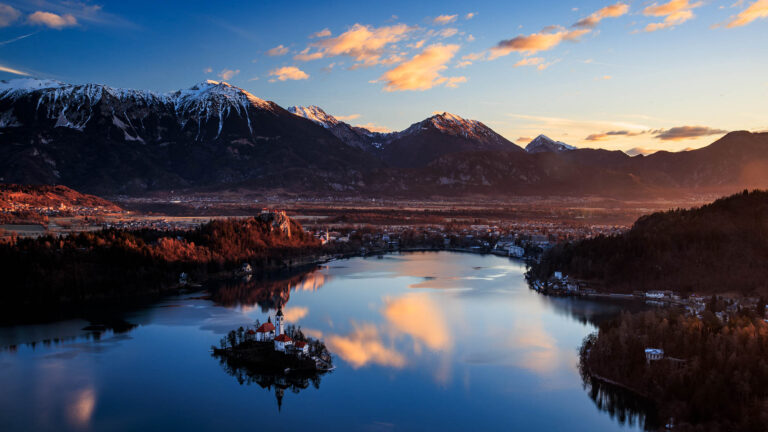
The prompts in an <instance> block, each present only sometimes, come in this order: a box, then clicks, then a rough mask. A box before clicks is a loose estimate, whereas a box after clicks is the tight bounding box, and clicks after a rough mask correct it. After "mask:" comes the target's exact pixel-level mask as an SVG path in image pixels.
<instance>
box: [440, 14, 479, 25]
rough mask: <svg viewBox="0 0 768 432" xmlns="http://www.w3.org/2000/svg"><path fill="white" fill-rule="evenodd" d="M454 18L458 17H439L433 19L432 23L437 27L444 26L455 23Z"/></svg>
mask: <svg viewBox="0 0 768 432" xmlns="http://www.w3.org/2000/svg"><path fill="white" fill-rule="evenodd" d="M456 17H458V15H440V16H439V17H437V18H435V19H433V20H432V23H433V24H437V25H446V24H450V23H452V22H454V21H456ZM470 18H471V17H470Z"/></svg>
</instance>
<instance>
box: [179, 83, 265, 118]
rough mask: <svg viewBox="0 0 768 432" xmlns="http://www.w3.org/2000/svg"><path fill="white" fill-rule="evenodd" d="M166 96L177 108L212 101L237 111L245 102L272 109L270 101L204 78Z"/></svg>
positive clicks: (205, 103)
mask: <svg viewBox="0 0 768 432" xmlns="http://www.w3.org/2000/svg"><path fill="white" fill-rule="evenodd" d="M168 97H169V98H170V99H171V100H172V102H173V103H174V105H175V106H176V108H177V110H179V109H181V110H187V109H189V108H190V107H194V106H197V107H201V105H210V103H211V102H212V101H213V102H217V103H220V104H227V105H230V106H232V107H233V108H235V109H236V110H237V111H238V112H239V110H240V108H241V107H243V105H245V104H250V105H253V106H254V107H256V108H261V109H267V110H271V109H273V106H272V104H271V103H270V102H267V101H265V100H264V99H261V98H258V97H256V96H254V95H252V94H251V93H248V92H247V91H245V90H243V89H241V88H239V87H235V86H233V85H231V84H229V83H226V82H224V81H214V80H206V81H203V82H201V83H199V84H196V85H194V86H192V87H190V88H188V89H186V90H179V91H177V92H174V93H170V94H169V95H168Z"/></svg>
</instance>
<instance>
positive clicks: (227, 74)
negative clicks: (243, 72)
mask: <svg viewBox="0 0 768 432" xmlns="http://www.w3.org/2000/svg"><path fill="white" fill-rule="evenodd" d="M239 73H240V69H235V70H232V69H223V70H222V71H221V72H219V78H221V79H223V80H225V81H226V80H230V79H232V78H233V77H234V76H235V75H237V74H239Z"/></svg>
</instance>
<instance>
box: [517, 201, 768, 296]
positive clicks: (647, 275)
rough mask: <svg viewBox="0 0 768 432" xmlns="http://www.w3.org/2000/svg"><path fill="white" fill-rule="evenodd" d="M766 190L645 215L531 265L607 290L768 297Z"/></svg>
mask: <svg viewBox="0 0 768 432" xmlns="http://www.w3.org/2000/svg"><path fill="white" fill-rule="evenodd" d="M767 262H768V191H758V190H755V191H751V192H750V191H746V190H745V191H744V192H743V193H740V194H736V195H732V196H729V197H726V198H721V199H719V200H717V201H715V202H713V203H711V204H707V205H705V206H702V207H699V208H693V209H686V210H683V209H677V210H670V211H666V212H659V213H653V214H651V215H648V216H643V217H641V218H640V219H638V220H637V221H636V222H635V224H634V225H633V226H632V228H631V229H630V230H629V231H627V232H625V233H623V234H619V235H615V236H599V237H596V238H592V239H586V240H582V241H579V242H576V243H568V244H562V245H558V246H556V247H554V248H552V249H550V250H549V251H547V252H546V253H545V254H544V255H543V256H542V257H541V260H540V261H539V262H538V263H535V264H533V265H532V267H531V269H530V271H529V275H530V276H531V277H533V278H535V279H539V280H545V279H547V278H549V277H550V276H551V275H552V274H553V273H554V272H555V271H562V272H563V273H565V274H567V275H568V276H570V277H573V278H576V279H581V280H586V281H588V282H592V285H593V286H595V287H597V288H598V289H600V288H601V287H602V288H604V289H605V290H608V291H611V292H632V291H634V290H673V291H676V292H680V293H694V292H695V293H704V294H707V293H719V294H722V293H733V292H735V293H740V294H742V295H751V296H758V295H766V294H768V265H766V263H767Z"/></svg>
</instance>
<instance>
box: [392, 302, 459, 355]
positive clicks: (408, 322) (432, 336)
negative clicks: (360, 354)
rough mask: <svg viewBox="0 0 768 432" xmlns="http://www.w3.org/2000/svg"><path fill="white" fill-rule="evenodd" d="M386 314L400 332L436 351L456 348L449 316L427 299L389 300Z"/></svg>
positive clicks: (393, 326)
mask: <svg viewBox="0 0 768 432" xmlns="http://www.w3.org/2000/svg"><path fill="white" fill-rule="evenodd" d="M382 314H383V315H384V317H385V318H387V321H389V324H390V325H391V326H392V328H394V329H395V330H396V331H398V332H400V333H404V334H407V335H409V336H411V337H412V338H413V339H414V340H416V341H418V342H421V343H423V344H424V345H426V346H427V347H428V348H430V349H431V350H433V351H443V350H446V349H448V348H450V347H451V346H453V338H452V337H451V332H450V330H449V328H448V323H447V321H446V319H445V316H444V315H443V313H442V312H441V310H440V308H439V307H437V305H436V304H435V303H434V301H432V299H431V298H430V297H428V296H426V295H418V294H409V295H405V296H402V297H399V298H396V299H394V300H387V301H386V304H385V306H384V310H383V312H382Z"/></svg>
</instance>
